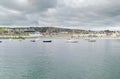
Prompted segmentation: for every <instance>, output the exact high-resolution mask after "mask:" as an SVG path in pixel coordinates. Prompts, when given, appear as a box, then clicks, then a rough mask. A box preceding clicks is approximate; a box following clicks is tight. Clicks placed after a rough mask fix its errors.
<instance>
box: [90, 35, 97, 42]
mask: <svg viewBox="0 0 120 79" xmlns="http://www.w3.org/2000/svg"><path fill="white" fill-rule="evenodd" d="M88 42H96V40H95V38H93V34H92V35H91V38H90V39H89V40H88Z"/></svg>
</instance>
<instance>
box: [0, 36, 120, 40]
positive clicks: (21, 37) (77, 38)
mask: <svg viewBox="0 0 120 79" xmlns="http://www.w3.org/2000/svg"><path fill="white" fill-rule="evenodd" d="M93 38H94V39H96V40H102V39H118V40H120V37H93ZM0 39H76V40H79V39H85V40H86V39H91V37H75V38H71V37H69V36H66V37H56V36H52V37H45V36H42V37H32V36H0Z"/></svg>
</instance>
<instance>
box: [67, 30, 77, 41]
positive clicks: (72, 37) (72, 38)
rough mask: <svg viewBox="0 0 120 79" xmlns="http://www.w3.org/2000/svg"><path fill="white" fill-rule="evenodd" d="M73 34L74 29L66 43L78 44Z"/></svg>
mask: <svg viewBox="0 0 120 79" xmlns="http://www.w3.org/2000/svg"><path fill="white" fill-rule="evenodd" d="M73 34H74V29H73V30H72V36H71V38H70V39H67V43H78V40H76V39H75V38H74V36H73Z"/></svg>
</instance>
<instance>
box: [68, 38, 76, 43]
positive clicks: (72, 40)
mask: <svg viewBox="0 0 120 79" xmlns="http://www.w3.org/2000/svg"><path fill="white" fill-rule="evenodd" d="M67 43H78V40H75V39H68V40H67Z"/></svg>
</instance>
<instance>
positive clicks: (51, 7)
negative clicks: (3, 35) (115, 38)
mask: <svg viewBox="0 0 120 79" xmlns="http://www.w3.org/2000/svg"><path fill="white" fill-rule="evenodd" d="M119 7H120V1H119V0H0V25H16V26H20V25H28V26H29V25H32V26H60V27H64V26H65V27H78V28H85V29H96V28H98V29H99V28H102V29H103V28H108V27H110V28H112V27H113V28H115V27H119V25H120V23H119V20H120V8H119Z"/></svg>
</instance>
